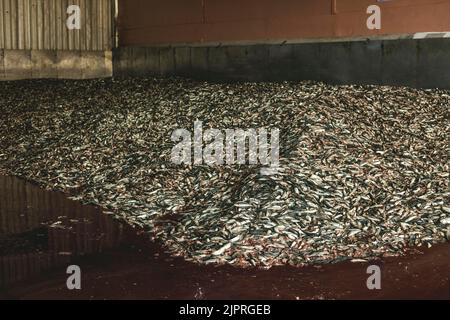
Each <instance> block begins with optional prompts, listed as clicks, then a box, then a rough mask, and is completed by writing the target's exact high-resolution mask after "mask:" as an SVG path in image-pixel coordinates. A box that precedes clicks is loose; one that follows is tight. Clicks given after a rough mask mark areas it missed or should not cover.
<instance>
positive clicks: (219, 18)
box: [118, 0, 450, 47]
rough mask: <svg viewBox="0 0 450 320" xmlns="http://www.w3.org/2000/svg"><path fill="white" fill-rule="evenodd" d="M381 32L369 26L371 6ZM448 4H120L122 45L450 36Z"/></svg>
mask: <svg viewBox="0 0 450 320" xmlns="http://www.w3.org/2000/svg"><path fill="white" fill-rule="evenodd" d="M373 4H377V5H379V6H380V8H381V10H382V15H381V16H382V24H381V30H369V29H367V26H366V21H367V18H368V16H369V15H368V14H367V13H366V11H367V8H368V6H369V5H373ZM449 12H450V0H390V1H377V0H188V1H187V0H121V1H119V24H118V28H119V35H120V36H119V43H120V45H121V46H140V47H148V46H152V45H156V44H175V43H177V44H179V43H186V44H199V43H204V44H210V43H214V42H221V43H222V44H230V43H236V42H260V43H264V42H267V41H272V40H281V41H282V40H294V39H307V38H315V39H317V38H339V37H358V36H365V37H373V36H380V35H393V34H414V33H418V32H449V31H450V19H449Z"/></svg>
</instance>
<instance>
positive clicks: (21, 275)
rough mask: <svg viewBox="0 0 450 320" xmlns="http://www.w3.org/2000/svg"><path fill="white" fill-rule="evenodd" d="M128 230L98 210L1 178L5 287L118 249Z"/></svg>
mask: <svg viewBox="0 0 450 320" xmlns="http://www.w3.org/2000/svg"><path fill="white" fill-rule="evenodd" d="M123 229H124V227H123V225H122V224H120V223H118V222H117V221H114V220H113V219H112V217H110V216H108V215H106V214H103V213H102V212H101V210H100V209H99V208H97V207H94V206H83V205H81V204H79V203H77V202H75V201H71V200H69V199H67V198H66V196H65V195H64V194H62V193H59V192H49V191H46V190H42V189H40V188H38V187H37V186H35V185H33V184H31V183H27V182H24V181H22V180H19V179H17V178H15V177H8V176H0V287H5V286H8V285H11V284H13V283H15V282H17V281H21V280H25V279H28V278H30V277H33V276H36V275H39V274H40V273H43V272H45V271H47V270H49V269H52V268H55V267H58V266H62V265H67V264H69V263H70V262H71V261H72V260H74V259H76V258H78V257H80V256H85V255H91V254H98V253H101V252H104V251H105V250H108V249H111V248H114V247H116V246H117V245H118V244H120V243H121V242H122V240H123V234H124V232H123Z"/></svg>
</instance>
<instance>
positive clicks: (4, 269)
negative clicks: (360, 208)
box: [0, 175, 450, 299]
mask: <svg viewBox="0 0 450 320" xmlns="http://www.w3.org/2000/svg"><path fill="white" fill-rule="evenodd" d="M449 249H450V245H449V244H442V245H438V246H435V247H433V248H432V249H431V250H422V252H418V253H416V254H412V255H408V256H405V257H397V258H386V259H383V260H380V261H376V262H372V263H371V262H367V263H351V262H344V263H339V264H335V265H323V266H310V267H305V268H294V267H275V268H272V269H270V270H262V269H255V268H250V269H245V270H244V269H238V268H234V267H231V266H198V265H195V264H192V263H188V262H186V261H184V260H183V259H181V258H174V257H171V256H170V255H168V254H167V253H165V252H164V251H163V250H162V249H161V246H159V245H157V244H154V243H151V242H150V241H148V237H147V236H145V235H144V234H143V233H142V232H140V231H138V230H132V229H131V228H129V227H128V226H126V225H122V224H121V223H118V222H117V221H114V219H113V218H112V217H111V216H108V215H106V214H104V213H102V211H101V210H100V209H99V208H97V207H93V206H83V205H81V204H79V203H77V202H75V201H71V200H68V199H67V198H66V196H65V195H64V194H62V193H58V192H50V191H45V190H42V189H40V188H38V187H36V186H35V185H33V184H30V183H27V182H24V181H22V180H20V179H17V178H14V177H7V176H1V175H0V299H19V298H26V299H450V250H449ZM72 263H74V264H78V265H79V266H80V267H81V268H82V287H83V289H82V290H79V291H78V290H73V291H70V290H67V288H66V279H67V274H66V272H65V268H66V267H67V266H68V265H69V264H72ZM370 264H377V265H379V266H380V267H381V269H382V290H368V289H367V286H366V280H367V277H368V276H369V275H368V274H367V267H368V266H369V265H370Z"/></svg>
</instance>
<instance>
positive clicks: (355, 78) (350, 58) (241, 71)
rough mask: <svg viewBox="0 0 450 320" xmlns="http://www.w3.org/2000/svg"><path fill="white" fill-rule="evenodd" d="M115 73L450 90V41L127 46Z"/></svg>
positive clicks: (118, 54) (118, 52) (116, 54)
mask: <svg viewBox="0 0 450 320" xmlns="http://www.w3.org/2000/svg"><path fill="white" fill-rule="evenodd" d="M113 57H114V75H115V76H118V77H126V76H170V75H177V76H188V77H192V78H197V79H202V80H212V81H284V80H318V81H324V82H328V83H333V84H386V85H400V86H412V87H424V88H434V87H440V88H450V38H436V39H421V40H417V39H397V40H368V41H367V40H366V41H346V42H315V43H286V44H260V45H235V46H231V45H230V46H168V47H165V46H153V47H137V46H136V47H122V48H118V49H116V50H115V51H114V53H113Z"/></svg>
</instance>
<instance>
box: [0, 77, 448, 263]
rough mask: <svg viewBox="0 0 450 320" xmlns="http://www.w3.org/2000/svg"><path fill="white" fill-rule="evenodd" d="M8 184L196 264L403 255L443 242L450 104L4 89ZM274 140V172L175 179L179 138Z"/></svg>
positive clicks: (0, 165) (288, 88) (161, 84)
mask: <svg viewBox="0 0 450 320" xmlns="http://www.w3.org/2000/svg"><path fill="white" fill-rule="evenodd" d="M0 115H1V116H0V132H1V134H0V170H1V171H3V172H4V173H7V174H12V175H16V176H19V177H23V178H25V179H28V180H31V181H34V182H36V183H38V184H39V185H41V186H43V187H45V188H48V189H52V190H61V191H63V192H66V193H68V194H70V196H71V198H73V199H77V200H80V201H82V202H84V203H90V204H96V205H99V206H101V207H103V208H104V209H105V212H108V213H110V214H113V215H114V216H116V217H118V218H119V219H121V220H123V221H126V222H128V223H129V224H131V225H135V226H140V227H141V228H143V229H144V230H146V231H147V232H148V233H149V235H151V237H152V238H153V239H155V240H157V241H160V242H161V243H162V244H163V245H164V246H165V248H166V249H167V250H168V251H170V252H171V253H172V254H174V255H179V256H182V257H184V258H185V259H187V260H189V261H193V262H196V263H217V264H225V263H226V264H233V265H236V266H261V267H270V266H273V265H285V264H291V265H297V266H298V265H306V264H312V263H329V262H337V261H342V260H346V259H368V258H373V257H380V256H389V255H401V254H404V253H405V252H407V250H408V248H414V247H416V246H431V245H432V244H434V243H440V242H445V241H446V237H449V236H450V188H449V182H450V175H449V172H450V161H449V155H450V91H448V90H417V89H410V88H395V87H382V86H330V85H325V84H322V83H314V82H300V83H258V84H257V83H235V84H217V83H205V82H196V81H191V80H182V79H126V80H112V79H108V80H89V81H21V82H3V83H0ZM195 121H202V123H203V127H204V128H203V129H204V130H206V129H207V128H218V129H234V128H242V129H247V128H267V129H270V128H279V129H280V134H279V141H280V167H279V170H278V171H277V172H276V173H275V174H272V175H262V174H261V170H260V169H261V165H259V164H252V165H243V164H240V165H207V164H191V165H189V164H181V165H178V164H175V163H174V162H172V161H171V151H172V149H173V147H174V145H175V143H174V142H173V141H172V139H171V135H172V133H173V132H174V130H177V129H180V128H185V129H186V130H189V131H191V132H192V131H193V127H194V122H195Z"/></svg>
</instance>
